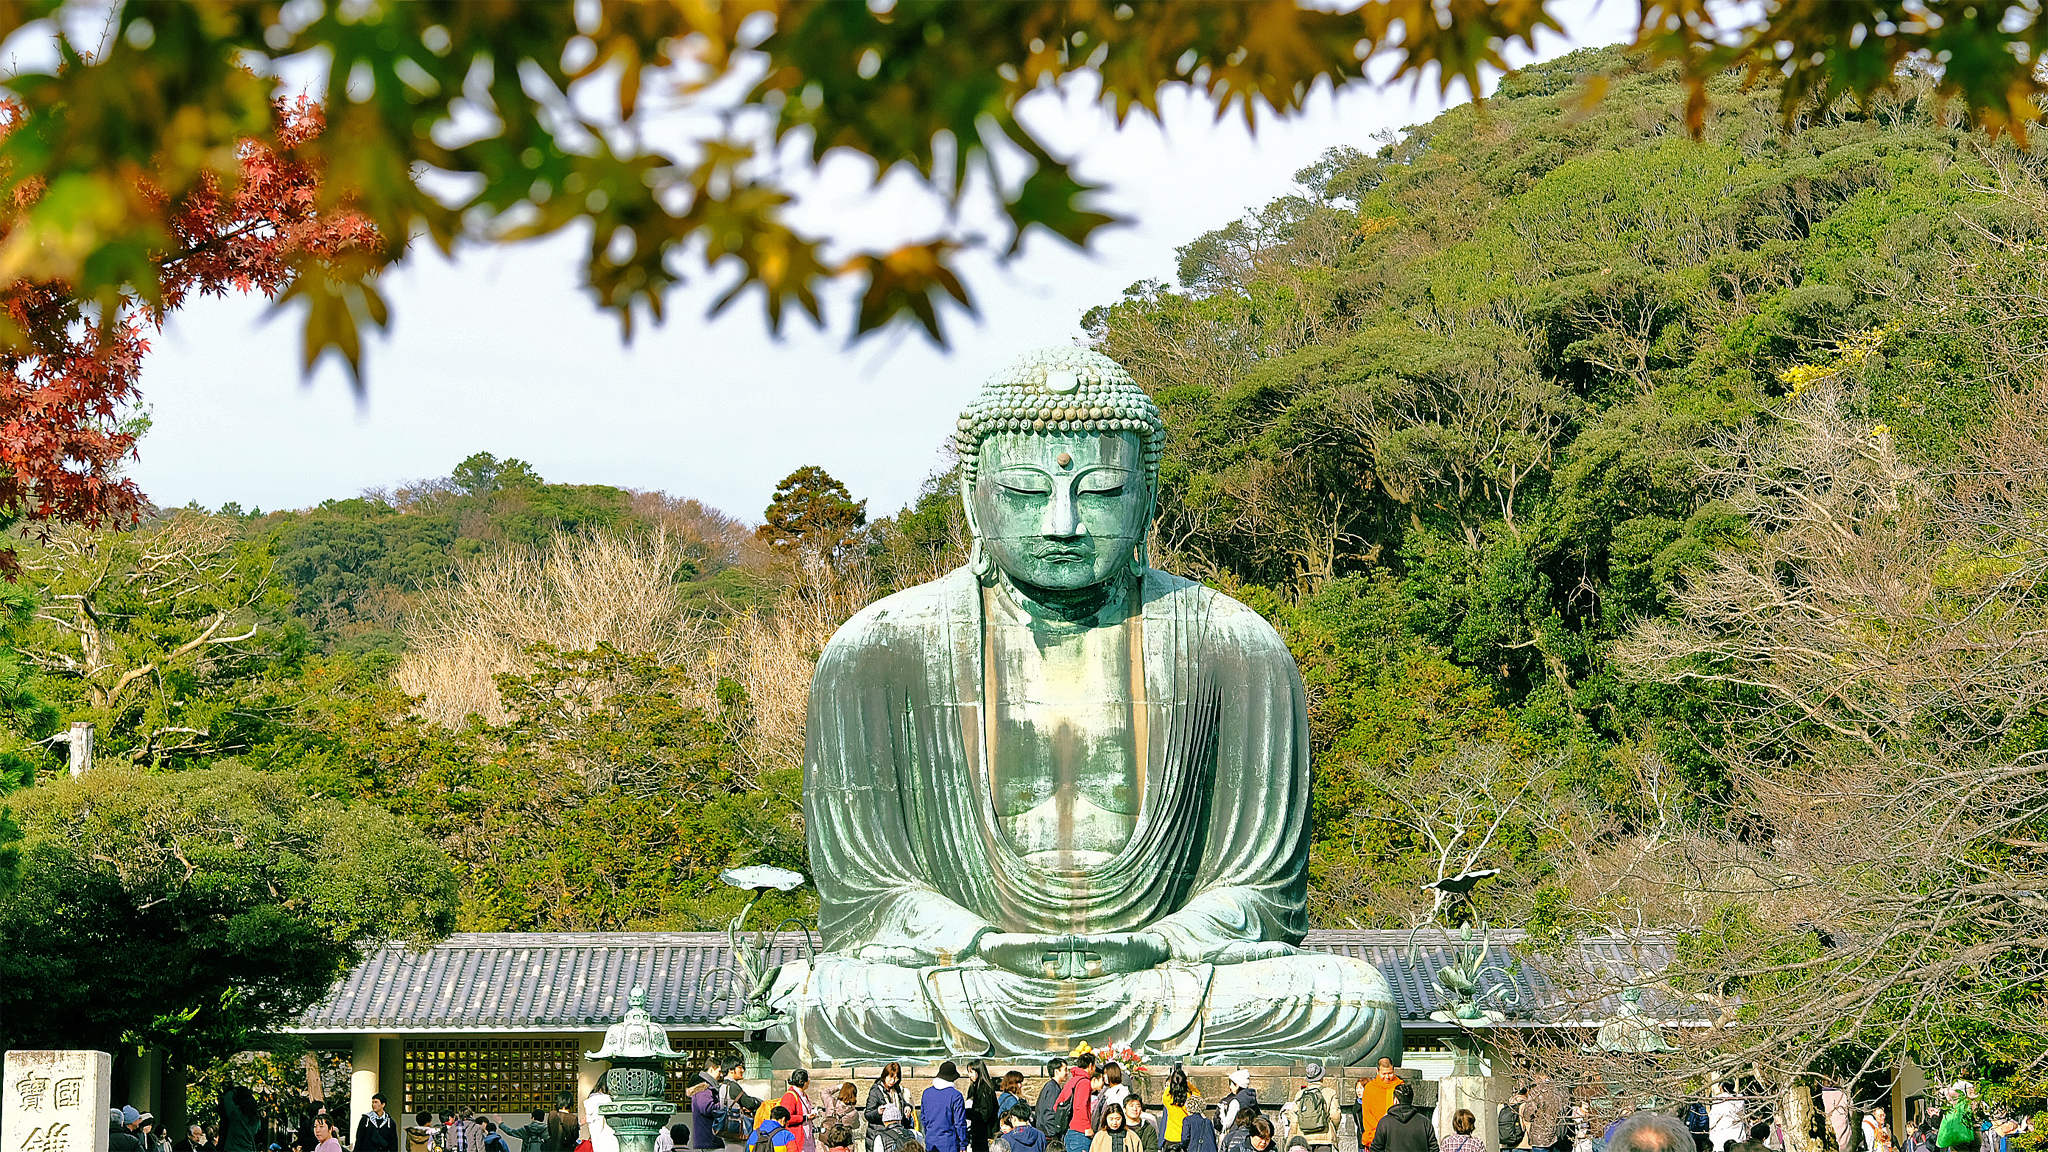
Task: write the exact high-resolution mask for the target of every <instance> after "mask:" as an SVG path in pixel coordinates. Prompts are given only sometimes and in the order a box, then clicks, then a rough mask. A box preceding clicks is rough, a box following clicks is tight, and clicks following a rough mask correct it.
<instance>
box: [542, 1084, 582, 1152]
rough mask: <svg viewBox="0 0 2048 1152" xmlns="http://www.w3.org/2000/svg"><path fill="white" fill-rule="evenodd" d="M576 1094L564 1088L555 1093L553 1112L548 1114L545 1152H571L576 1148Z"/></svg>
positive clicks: (577, 1125)
mask: <svg viewBox="0 0 2048 1152" xmlns="http://www.w3.org/2000/svg"><path fill="white" fill-rule="evenodd" d="M579 1127H581V1126H580V1125H579V1124H577V1122H576V1094H575V1093H574V1092H571V1091H569V1090H568V1089H566V1088H564V1089H563V1090H562V1091H560V1092H557V1093H555V1110H554V1111H552V1112H550V1113H548V1138H547V1149H546V1152H572V1150H573V1149H574V1148H575V1147H576V1137H577V1129H578V1128H579Z"/></svg>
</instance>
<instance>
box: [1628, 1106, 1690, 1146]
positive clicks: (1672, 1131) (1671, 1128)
mask: <svg viewBox="0 0 2048 1152" xmlns="http://www.w3.org/2000/svg"><path fill="white" fill-rule="evenodd" d="M1692 1146H1693V1133H1692V1129H1691V1128H1688V1127H1687V1126H1686V1123H1685V1121H1683V1120H1680V1119H1679V1118H1678V1117H1676V1116H1667V1115H1665V1114H1664V1113H1662V1112H1637V1113H1636V1114H1635V1115H1633V1116H1630V1117H1629V1118H1628V1119H1626V1120H1623V1121H1622V1122H1621V1126H1620V1127H1618V1128H1616V1129H1615V1130H1614V1139H1613V1140H1612V1141H1610V1142H1609V1143H1608V1145H1607V1152H1687V1149H1690V1148H1691V1147H1692Z"/></svg>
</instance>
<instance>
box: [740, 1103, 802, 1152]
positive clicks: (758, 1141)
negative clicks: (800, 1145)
mask: <svg viewBox="0 0 2048 1152" xmlns="http://www.w3.org/2000/svg"><path fill="white" fill-rule="evenodd" d="M788 1125H789V1109H787V1108H784V1107H783V1106H782V1105H780V1104H770V1105H769V1106H768V1114H767V1115H766V1116H763V1117H762V1118H761V1123H760V1124H759V1125H757V1126H756V1127H755V1128H754V1135H753V1137H752V1138H751V1139H749V1140H748V1141H747V1147H748V1148H749V1149H754V1150H755V1152H775V1150H776V1149H782V1150H783V1152H796V1150H795V1149H794V1148H792V1147H791V1145H792V1144H794V1143H795V1142H796V1133H794V1132H791V1131H790V1130H789V1127H788Z"/></svg>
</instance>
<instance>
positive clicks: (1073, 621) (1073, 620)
mask: <svg viewBox="0 0 2048 1152" xmlns="http://www.w3.org/2000/svg"><path fill="white" fill-rule="evenodd" d="M996 585H997V587H998V588H1000V589H1001V590H1002V591H1003V593H1004V595H1006V596H1008V597H1009V600H1010V602H1011V603H1013V604H1015V605H1016V606H1017V607H1018V608H1020V609H1022V610H1023V612H1024V614H1025V615H1026V616H1028V617H1030V618H1031V623H1032V625H1033V626H1035V627H1042V628H1045V629H1047V630H1050V631H1056V632H1057V631H1069V630H1075V631H1077V630H1080V629H1084V628H1091V627H1094V626H1095V625H1096V624H1098V623H1101V622H1102V621H1105V620H1115V619H1121V618H1122V616H1123V611H1124V603H1125V601H1126V599H1127V598H1128V592H1129V586H1130V578H1129V577H1128V576H1124V575H1118V576H1112V577H1110V578H1109V579H1108V580H1105V581H1103V582H1102V583H1100V584H1096V585H1093V586H1092V587H1088V588H1040V587H1038V586H1037V585H1035V584H1027V583H1025V582H1023V581H1022V580H1018V579H1015V578H1014V577H1012V576H1011V575H1010V574H1009V573H1007V572H998V574H997V581H996Z"/></svg>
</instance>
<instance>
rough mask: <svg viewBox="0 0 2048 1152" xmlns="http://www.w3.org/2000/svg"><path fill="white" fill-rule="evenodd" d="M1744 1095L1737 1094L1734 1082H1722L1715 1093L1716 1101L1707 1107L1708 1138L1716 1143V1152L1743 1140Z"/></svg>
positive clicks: (1721, 1151) (1720, 1151)
mask: <svg viewBox="0 0 2048 1152" xmlns="http://www.w3.org/2000/svg"><path fill="white" fill-rule="evenodd" d="M1742 1128H1743V1125H1742V1097H1740V1096H1737V1095H1736V1094H1735V1086H1734V1085H1733V1084H1722V1085H1721V1086H1720V1089H1719V1090H1718V1091H1716V1092H1715V1093H1714V1102H1713V1105H1712V1106H1711V1107H1709V1108H1708V1109H1707V1139H1708V1140H1709V1141H1710V1142H1712V1144H1713V1145H1714V1152H1724V1150H1725V1149H1726V1148H1727V1147H1728V1145H1730V1144H1739V1143H1741V1142H1742V1140H1743V1137H1744V1133H1743V1130H1742Z"/></svg>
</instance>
